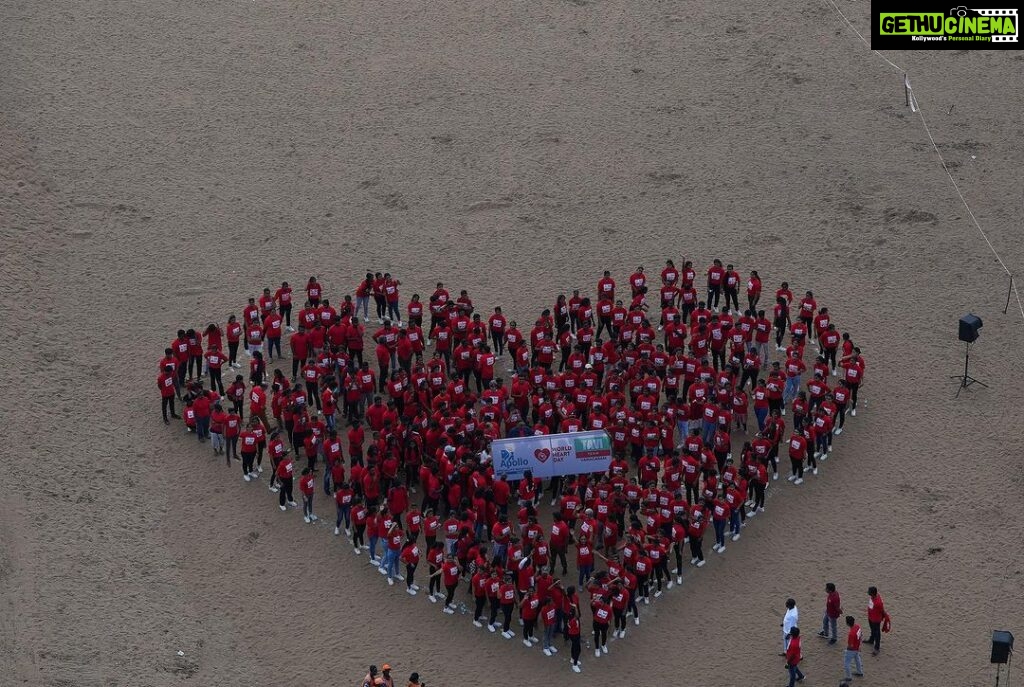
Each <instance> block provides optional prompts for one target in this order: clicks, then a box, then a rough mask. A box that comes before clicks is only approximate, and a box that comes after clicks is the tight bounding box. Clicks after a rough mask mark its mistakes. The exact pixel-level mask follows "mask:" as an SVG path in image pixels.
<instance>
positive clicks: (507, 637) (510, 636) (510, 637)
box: [501, 630, 515, 639]
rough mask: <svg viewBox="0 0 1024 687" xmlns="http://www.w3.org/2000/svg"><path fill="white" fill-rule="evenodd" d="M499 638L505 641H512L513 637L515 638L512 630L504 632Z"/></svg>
mask: <svg viewBox="0 0 1024 687" xmlns="http://www.w3.org/2000/svg"><path fill="white" fill-rule="evenodd" d="M501 636H502V637H504V638H505V639H512V638H513V637H515V633H513V632H512V630H505V631H504V632H502V633H501Z"/></svg>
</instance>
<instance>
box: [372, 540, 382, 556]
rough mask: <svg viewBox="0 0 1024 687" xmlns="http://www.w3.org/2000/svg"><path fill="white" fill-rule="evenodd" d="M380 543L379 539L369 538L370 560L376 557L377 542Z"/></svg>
mask: <svg viewBox="0 0 1024 687" xmlns="http://www.w3.org/2000/svg"><path fill="white" fill-rule="evenodd" d="M379 541H380V537H370V558H376V557H377V542H379Z"/></svg>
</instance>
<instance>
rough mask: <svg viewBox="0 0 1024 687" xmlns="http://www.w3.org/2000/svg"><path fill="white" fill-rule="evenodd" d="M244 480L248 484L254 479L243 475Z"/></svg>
mask: <svg viewBox="0 0 1024 687" xmlns="http://www.w3.org/2000/svg"><path fill="white" fill-rule="evenodd" d="M242 479H244V480H245V481H246V482H251V481H252V477H249V475H242Z"/></svg>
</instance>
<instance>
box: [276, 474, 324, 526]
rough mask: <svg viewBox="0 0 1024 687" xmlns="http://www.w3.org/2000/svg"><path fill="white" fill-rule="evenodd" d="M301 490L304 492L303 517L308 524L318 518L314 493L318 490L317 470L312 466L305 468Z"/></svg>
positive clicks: (300, 485)
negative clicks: (315, 511) (314, 508)
mask: <svg viewBox="0 0 1024 687" xmlns="http://www.w3.org/2000/svg"><path fill="white" fill-rule="evenodd" d="M282 491H283V490H282ZM299 491H300V492H302V519H303V520H305V521H306V524H309V523H311V522H315V521H316V520H318V518H317V517H316V516H315V515H313V493H314V492H315V491H316V472H314V471H313V469H312V468H305V469H303V471H302V476H301V477H300V478H299Z"/></svg>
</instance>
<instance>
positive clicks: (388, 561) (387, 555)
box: [384, 549, 398, 578]
mask: <svg viewBox="0 0 1024 687" xmlns="http://www.w3.org/2000/svg"><path fill="white" fill-rule="evenodd" d="M384 568H385V569H386V570H387V571H388V577H392V578H394V577H398V551H394V550H392V549H385V551H384Z"/></svg>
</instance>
